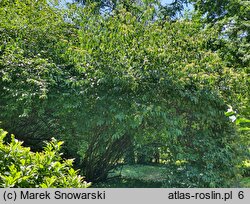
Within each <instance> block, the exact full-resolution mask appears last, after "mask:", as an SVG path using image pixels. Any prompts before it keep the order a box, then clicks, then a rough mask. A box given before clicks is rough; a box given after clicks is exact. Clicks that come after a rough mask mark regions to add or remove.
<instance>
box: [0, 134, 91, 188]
mask: <svg viewBox="0 0 250 204" xmlns="http://www.w3.org/2000/svg"><path fill="white" fill-rule="evenodd" d="M6 134H7V132H5V131H3V130H2V129H1V130H0V187H4V188H6V187H15V188H32V187H33V188H35V187H41V188H73V187H74V188H87V187H88V186H89V185H90V184H89V183H86V182H85V181H83V177H81V176H79V175H78V171H75V170H74V169H73V168H72V166H73V164H72V163H73V160H70V159H68V160H63V159H62V158H61V153H60V149H61V145H62V144H63V142H61V141H57V140H55V139H53V138H52V140H51V142H48V143H46V146H45V147H44V151H42V152H36V153H34V152H31V151H30V148H27V147H23V146H22V142H20V141H18V140H16V139H15V138H14V135H12V136H11V142H10V143H8V144H5V143H4V138H5V136H6Z"/></svg>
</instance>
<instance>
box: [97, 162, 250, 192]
mask: <svg viewBox="0 0 250 204" xmlns="http://www.w3.org/2000/svg"><path fill="white" fill-rule="evenodd" d="M166 173H167V170H166V167H164V166H161V165H158V166H157V165H156V166H150V165H124V166H123V167H122V169H120V170H116V171H115V172H114V173H112V174H111V175H110V177H113V176H120V177H116V178H113V179H109V180H107V181H106V182H103V183H97V184H93V185H92V187H94V188H162V187H163V185H164V182H165V181H166ZM240 187H243V188H249V187H250V177H245V178H242V180H241V181H240Z"/></svg>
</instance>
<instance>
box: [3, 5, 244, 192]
mask: <svg viewBox="0 0 250 204" xmlns="http://www.w3.org/2000/svg"><path fill="white" fill-rule="evenodd" d="M136 8H138V9H139V10H140V8H141V7H140V6H138V5H137V7H136ZM144 8H147V9H144V10H140V12H139V13H140V15H139V17H138V13H137V12H134V10H128V9H127V8H126V7H125V6H124V5H120V6H119V7H117V9H116V10H115V11H114V12H112V13H111V15H105V14H102V15H99V14H96V12H93V10H94V9H95V5H90V6H85V7H84V8H83V7H79V6H77V5H75V4H72V5H69V8H57V7H52V6H51V5H50V4H48V3H46V1H42V0H41V1H31V0H26V1H21V2H20V1H15V0H13V1H1V3H0V19H3V20H1V21H0V28H1V29H0V33H1V37H0V77H1V78H0V120H1V121H2V126H3V127H4V128H6V129H8V130H10V131H11V132H13V133H15V135H16V136H17V137H18V138H20V139H22V140H24V142H25V144H26V145H29V146H31V147H32V148H33V149H35V150H37V149H40V148H41V142H40V141H43V140H44V139H48V138H50V135H51V134H52V135H60V139H62V140H64V141H65V143H66V145H65V153H66V154H65V155H66V157H72V156H74V157H77V160H78V162H77V164H78V166H79V167H80V168H81V169H82V171H83V172H84V175H86V177H87V179H89V180H91V181H94V180H104V179H106V177H107V175H108V172H109V171H110V170H112V169H113V168H114V167H116V166H117V163H118V162H119V161H121V160H122V159H123V157H124V155H125V154H126V153H127V152H128V151H129V149H131V146H132V147H134V149H135V151H137V152H136V153H138V154H139V153H140V151H143V148H145V147H147V150H148V151H144V153H146V154H148V155H149V154H152V152H154V151H155V149H157V150H159V151H160V152H161V154H165V155H166V157H167V160H168V162H169V163H170V164H171V165H172V166H171V168H172V172H173V175H171V176H172V177H171V180H172V181H174V180H176V182H180V183H181V181H182V180H185V181H187V182H184V184H183V185H182V186H183V187H184V186H199V187H222V186H223V187H224V186H228V185H229V184H228V181H229V180H230V179H231V178H235V176H236V175H237V173H238V172H237V168H236V167H237V165H239V164H240V163H241V159H242V157H243V156H242V154H243V153H242V152H243V150H244V149H245V148H243V147H244V143H237V142H238V141H239V135H238V133H237V132H236V130H235V126H234V124H233V123H232V122H231V121H230V120H229V118H228V117H227V116H225V114H224V112H225V111H226V109H227V104H231V105H232V106H233V107H235V106H239V107H240V105H241V104H246V103H245V101H247V95H246V94H245V93H246V90H248V88H247V80H246V79H247V72H246V71H245V68H244V69H238V68H237V66H236V65H237V64H234V63H231V61H229V60H228V57H223V55H222V53H225V52H224V51H223V49H220V50H219V51H218V49H215V47H216V46H217V44H216V43H218V36H220V33H219V32H218V30H217V29H215V28H213V27H212V28H211V27H207V28H204V25H203V24H202V23H201V22H200V21H199V20H197V19H196V18H194V19H180V20H177V21H175V22H168V21H162V20H160V19H155V18H154V15H155V8H154V7H150V6H148V7H144ZM227 45H228V44H227ZM223 48H225V47H223ZM239 90H240V93H239ZM244 94H245V95H244ZM239 104H240V105H239ZM177 160H181V161H185V163H183V164H182V165H183V166H182V167H181V168H182V170H181V171H180V169H179V168H180V167H179V166H177V165H176V164H175V163H176V161H177ZM228 169H231V171H228ZM204 172H206V174H204ZM180 174H181V175H182V176H177V175H180ZM201 174H204V175H205V176H203V177H202V178H200V175H201ZM189 181H190V182H191V184H190V182H189Z"/></svg>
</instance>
